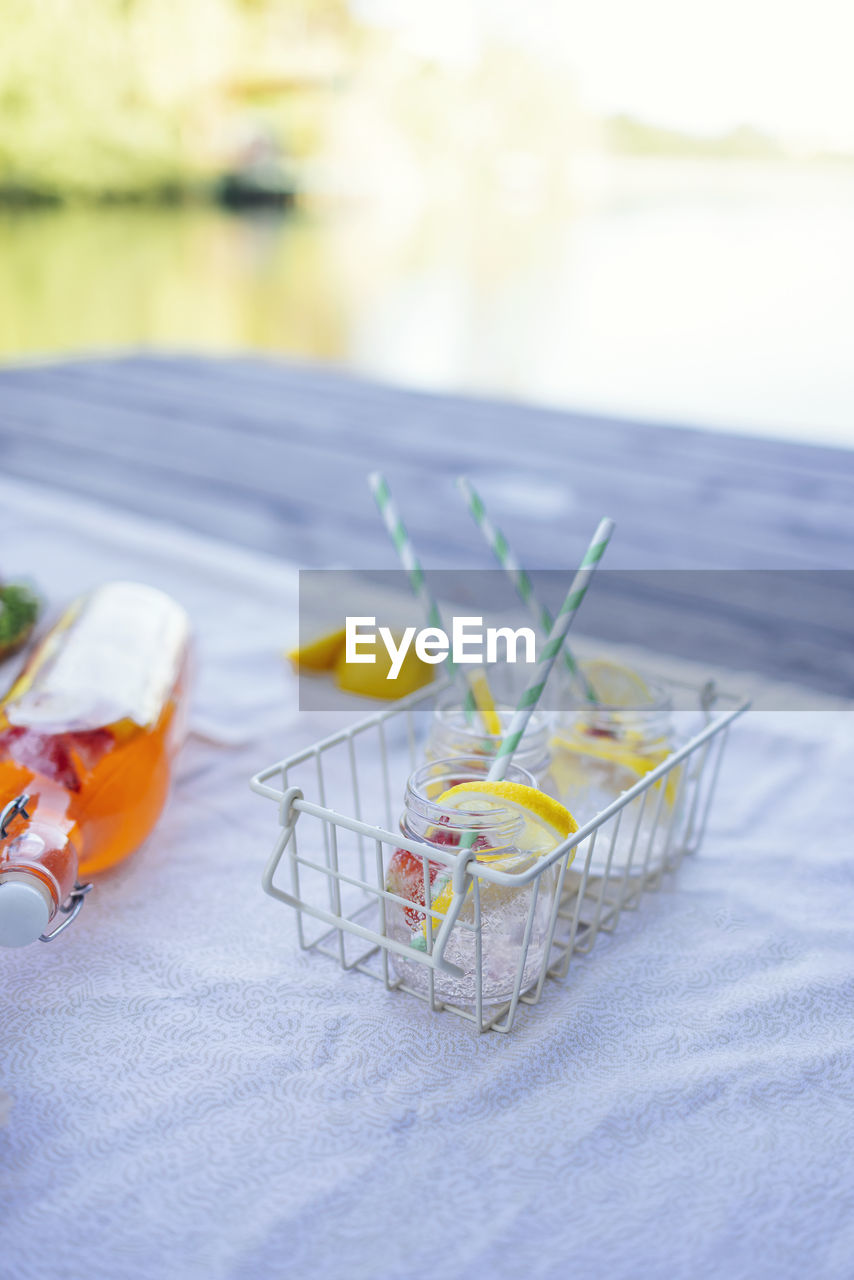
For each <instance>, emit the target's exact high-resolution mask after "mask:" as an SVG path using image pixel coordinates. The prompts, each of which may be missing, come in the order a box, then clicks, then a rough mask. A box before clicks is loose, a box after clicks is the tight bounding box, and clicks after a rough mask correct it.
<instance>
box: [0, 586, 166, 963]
mask: <svg viewBox="0 0 854 1280" xmlns="http://www.w3.org/2000/svg"><path fill="white" fill-rule="evenodd" d="M188 661H189V623H188V619H187V615H186V613H185V612H184V610H183V609H182V608H181V607H180V606H179V605H178V604H176V603H175V601H174V600H172V599H170V597H169V596H167V595H165V594H164V593H163V592H162V591H158V590H156V589H155V588H153V587H147V586H142V585H140V584H138V583H132V582H114V583H108V584H106V585H105V586H102V587H99V588H97V589H96V590H95V591H93V592H91V593H90V594H89V595H86V596H83V597H80V598H79V599H78V600H76V601H75V602H74V603H73V604H72V605H71V606H70V607H69V608H68V609H67V610H66V612H65V614H64V615H63V616H62V618H61V619H60V620H59V622H58V623H57V624H56V626H55V627H54V628H53V629H52V630H51V631H50V632H48V634H47V635H46V636H45V638H44V639H43V640H42V642H41V643H40V644H39V645H38V647H37V648H36V650H35V651H34V653H33V654H32V656H31V658H30V660H29V661H28V662H27V664H26V665H25V667H24V669H23V671H22V672H21V674H20V675H19V676H18V678H17V679H16V680H15V682H14V684H13V685H12V687H11V688H10V689H9V691H8V692H7V693H6V695H5V696H4V697H3V698H2V699H0V808H2V809H4V817H5V821H4V822H3V824H2V826H0V831H2V835H0V945H7V946H23V945H26V943H27V942H33V941H35V940H36V938H38V937H39V936H40V935H41V934H42V933H43V932H44V929H45V927H46V926H47V925H48V924H49V923H50V922H51V921H53V920H54V919H55V918H56V917H57V915H58V913H59V912H60V910H61V909H64V910H66V911H67V910H68V903H69V895H71V896H72V897H73V896H74V895H75V888H74V886H75V884H76V882H77V879H78V877H80V878H83V877H86V876H88V875H90V874H91V873H93V872H97V871H103V870H104V869H106V868H107V867H111V866H113V865H114V864H115V863H117V862H120V861H121V860H122V859H123V858H126V857H127V856H128V854H130V853H132V852H133V851H134V850H135V849H136V848H138V846H139V845H140V844H141V843H142V841H143V840H145V838H146V837H147V836H148V835H149V833H150V832H151V830H152V828H153V827H154V824H155V822H156V821H157V819H158V817H159V816H160V812H161V810H162V808H163V805H164V804H165V802H166V796H167V793H168V789H169V783H170V778H171V771H172V760H173V757H174V755H175V752H176V750H177V747H178V746H179V744H180V742H181V740H182V738H183V736H184V732H185V716H186V701H187V698H186V695H187V686H188ZM24 798H25V799H24ZM78 896H79V895H78ZM39 900H41V903H42V905H41V906H40V905H39ZM45 910H47V912H48V915H47V919H45V918H44V915H45ZM37 926H40V927H37Z"/></svg>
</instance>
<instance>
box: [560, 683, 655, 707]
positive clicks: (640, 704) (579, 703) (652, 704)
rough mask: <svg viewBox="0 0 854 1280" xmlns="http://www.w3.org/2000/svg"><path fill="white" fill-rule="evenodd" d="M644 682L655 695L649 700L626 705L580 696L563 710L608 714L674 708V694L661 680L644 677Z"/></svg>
mask: <svg viewBox="0 0 854 1280" xmlns="http://www.w3.org/2000/svg"><path fill="white" fill-rule="evenodd" d="M644 683H645V684H646V687H647V688H648V689H649V691H650V693H651V694H652V695H653V697H651V698H650V700H649V701H648V702H632V703H629V704H628V705H626V704H625V703H623V704H619V703H610V702H588V701H587V700H586V699H583V698H578V699H576V700H575V701H573V702H571V703H569V705H568V706H567V707H564V708H563V710H564V711H582V710H586V711H590V712H591V713H594V714H595V713H596V712H605V713H606V714H608V715H618V714H622V715H626V714H628V715H654V714H655V713H656V712H660V713H665V712H668V711H672V710H673V696H672V694H670V693H669V692H668V690H667V688H666V687H665V686H664V685H663V684H662V683H661V682H660V681H658V680H647V679H646V678H645V677H644Z"/></svg>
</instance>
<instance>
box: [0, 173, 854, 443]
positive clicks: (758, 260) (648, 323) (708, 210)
mask: <svg viewBox="0 0 854 1280" xmlns="http://www.w3.org/2000/svg"><path fill="white" fill-rule="evenodd" d="M577 185H578V197H577V199H576V200H575V202H574V203H572V204H571V205H570V206H569V207H567V206H562V207H561V208H560V209H559V210H557V209H553V210H552V211H551V212H550V211H548V209H547V210H546V211H545V212H544V209H543V206H542V202H539V201H535V200H530V199H528V198H527V197H526V194H525V192H524V190H522V191H520V192H516V193H513V192H511V193H510V195H509V196H508V198H507V199H506V200H503V201H502V202H501V203H500V205H497V206H496V205H495V204H490V203H489V202H488V201H485V200H483V199H477V198H473V199H472V200H471V201H464V202H456V203H453V204H450V203H446V204H444V205H443V204H442V203H441V202H440V201H437V203H436V205H435V206H434V207H432V208H431V209H430V210H426V211H425V210H423V209H418V210H413V209H407V208H404V207H397V206H395V205H394V203H393V202H392V203H391V204H389V205H382V206H371V207H370V208H369V207H366V206H358V205H357V206H352V207H339V208H336V209H334V210H332V211H329V212H326V213H316V214H313V215H307V214H300V215H295V216H284V217H279V216H269V215H267V216H252V217H247V216H234V215H230V214H226V213H222V212H218V211H216V210H205V209H192V210H170V209H163V210H160V209H141V208H139V209H137V208H132V209H129V208H112V209H103V210H97V211H92V210H73V211H63V212H39V213H33V212H27V213H26V214H22V213H19V214H9V213H6V214H4V215H3V216H2V217H0V356H2V358H4V359H6V360H12V361H14V360H16V359H21V358H23V357H31V356H34V355H38V356H40V355H45V354H54V353H68V352H74V353H79V352H84V351H85V352H89V351H92V350H93V349H97V350H104V349H113V348H127V347H160V348H163V347H167V348H178V349H183V350H189V349H192V350H204V351H212V352H225V351H233V350H235V349H246V348H254V349H260V350H264V351H269V352H279V353H283V354H286V355H289V356H294V357H297V358H301V359H311V360H323V361H332V362H334V363H336V364H338V365H342V366H345V367H347V368H349V369H352V370H354V371H357V372H359V373H363V374H366V375H370V376H374V377H378V378H382V379H385V380H389V381H393V382H399V383H406V384H410V385H418V386H423V387H428V388H434V389H439V390H461V391H465V392H476V393H488V394H496V395H500V396H510V397H517V398H520V399H528V400H534V401H539V402H541V403H547V404H555V405H562V406H568V407H573V408H589V409H593V410H597V411H600V412H613V413H617V414H621V415H634V416H638V417H644V418H654V419H658V420H665V421H667V420H670V421H675V422H680V421H681V422H688V423H698V424H703V425H709V426H717V427H723V428H731V429H736V430H748V431H756V432H760V433H761V432H768V433H771V434H775V435H787V436H793V437H795V438H799V439H806V440H811V441H828V442H833V443H838V444H846V445H850V446H854V379H852V374H851V350H852V337H854V251H852V247H851V227H852V225H854V174H852V173H850V172H849V171H848V170H845V169H839V170H836V171H833V170H828V171H809V170H790V169H786V168H784V167H777V168H775V167H772V166H768V167H766V168H761V167H757V166H755V165H749V166H745V165H738V164H725V163H723V162H720V163H717V164H715V165H708V164H707V165H705V166H704V165H697V166H693V165H692V162H690V161H680V162H678V163H674V162H650V161H638V162H624V163H621V164H620V165H619V166H615V165H614V164H612V163H608V164H596V163H595V162H591V164H590V165H589V166H588V168H587V170H586V171H583V170H581V171H580V175H579V180H578V184H577Z"/></svg>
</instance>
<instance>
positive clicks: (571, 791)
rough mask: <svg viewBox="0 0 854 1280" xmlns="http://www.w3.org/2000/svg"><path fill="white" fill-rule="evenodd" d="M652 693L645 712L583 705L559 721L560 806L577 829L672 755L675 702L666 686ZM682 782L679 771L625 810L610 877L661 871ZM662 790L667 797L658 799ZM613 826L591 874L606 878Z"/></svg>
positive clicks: (601, 839)
mask: <svg viewBox="0 0 854 1280" xmlns="http://www.w3.org/2000/svg"><path fill="white" fill-rule="evenodd" d="M647 688H648V689H649V695H650V696H649V700H648V702H645V703H643V704H642V705H638V706H631V707H617V706H604V705H599V704H597V705H592V704H590V703H581V704H576V705H574V706H572V707H571V708H568V709H567V710H566V711H563V712H561V713H560V714H559V715H558V718H557V723H556V726H555V731H554V736H553V737H552V740H551V750H552V765H551V771H552V776H553V778H554V780H555V784H556V788H557V799H558V800H560V801H561V803H562V804H565V805H566V807H567V809H569V811H570V813H571V814H572V815H573V817H574V818H575V819H576V821H577V822H578V825H579V826H583V825H584V824H585V823H586V822H589V821H590V819H591V818H594V817H595V816H596V814H597V813H600V812H601V811H602V810H603V809H604V808H606V806H608V805H609V804H611V803H612V802H613V801H614V800H616V799H617V798H618V797H619V796H621V795H622V794H623V792H624V791H627V790H628V789H629V788H630V787H633V786H634V785H635V783H636V782H638V781H639V780H640V779H641V778H643V777H644V775H645V774H647V773H649V772H650V771H651V770H652V769H654V768H655V767H656V766H657V765H659V764H661V763H662V761H663V760H666V759H667V756H668V755H669V754H670V752H671V751H672V750H673V747H674V733H673V726H672V720H671V713H672V701H671V698H670V696H669V694H668V693H667V692H666V691H665V690H664V689H663V688H662V687H661V686H660V685H655V684H653V683H650V682H648V683H647ZM678 782H679V770H678V768H677V769H674V770H673V771H672V772H671V773H670V774H668V776H667V778H666V779H664V780H663V782H662V783H657V784H655V785H654V786H653V787H652V788H651V789H650V791H649V792H648V793H647V794H646V800H645V801H644V797H643V796H639V797H638V798H637V799H636V800H634V801H632V803H631V804H630V805H628V806H626V808H625V809H624V810H623V811H622V817H621V819H620V825H619V831H618V834H617V839H616V843H615V845H614V852H613V855H612V857H611V864H610V865H611V870H612V871H619V870H623V871H625V870H627V869H628V868H629V867H630V868H631V871H632V872H633V873H634V874H639V873H640V872H642V871H643V869H644V867H646V869H647V871H650V870H655V869H657V867H658V866H659V865H660V861H661V857H662V855H663V853H664V851H665V849H666V844H667V832H668V829H669V827H670V824H671V823H672V822H673V821H675V818H676V815H675V813H674V805H675V802H676V798H677V794H678V791H679V787H678ZM662 786H663V787H664V795H663V796H661V797H660V788H661V787H662ZM659 800H660V808H659ZM641 809H642V813H641ZM656 815H658V824H657V827H656ZM639 819H640V824H639V826H638V820H639ZM613 821H614V820H613V819H612V821H611V822H610V823H608V825H607V826H606V827H604V828H603V829H602V830H601V831H600V832H599V835H598V837H597V842H596V845H595V848H594V855H593V858H592V861H591V864H590V872H591V874H601V873H602V872H603V871H604V869H605V866H606V864H607V858H608V854H609V850H610V843H611V834H612V831H613ZM636 826H638V830H637V835H636V836H635V827H636ZM654 827H655V831H654V838H653V828H654ZM586 844H587V842H586V841H585V842H584V843H583V844H582V845H581V846H579V851H578V855H577V857H576V867H577V868H580V866H581V865H582V861H583V857H584V855H585V854H586V847H585V846H586ZM633 846H634V847H633Z"/></svg>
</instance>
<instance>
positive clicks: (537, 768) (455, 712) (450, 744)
mask: <svg viewBox="0 0 854 1280" xmlns="http://www.w3.org/2000/svg"><path fill="white" fill-rule="evenodd" d="M495 710H496V713H497V715H498V719H499V721H500V722H501V733H485V732H484V729H483V725H482V723H481V720H480V716H479V715H476V716H475V719H474V722H473V723H471V724H469V723H468V722H467V720H466V715H465V711H464V710H463V706H462V703H461V701H460V695H459V692H458V691H456V690H454V689H448V690H446V691H445V693H444V694H443V695H442V696H441V697H440V698H439V700H438V702H437V703H436V707H435V710H434V712H433V720H432V722H431V724H430V732H429V734H428V736H427V745H426V747H425V748H424V756H425V759H427V760H444V759H447V758H449V757H451V756H467V757H470V758H475V759H485V760H487V761H491V760H492V759H493V757H494V755H495V753H496V751H497V750H498V746H499V744H500V742H501V740H502V738H503V736H504V734H505V733H506V732H507V730H508V728H509V727H510V722H511V720H512V719H513V715H514V711H513V708H512V707H506V706H496V708H495ZM513 763H514V764H516V765H519V766H520V768H522V769H525V770H527V772H528V773H530V774H531V775H532V776H533V778H534V785H535V786H537V787H539V789H540V791H545V792H547V793H548V794H549V795H551V796H554V797H555V798H557V795H556V788H555V780H554V778H553V777H552V772H551V763H552V753H551V747H550V745H549V723H548V720H547V718H546V716H545V714H544V713H543V712H542V711H534V712H533V713H532V715H531V719H530V720H529V722H528V727H527V729H526V730H525V736H524V737H523V738H522V741H521V742H520V743H519V746H518V747H517V749H516V751H515V752H514V754H513Z"/></svg>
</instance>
